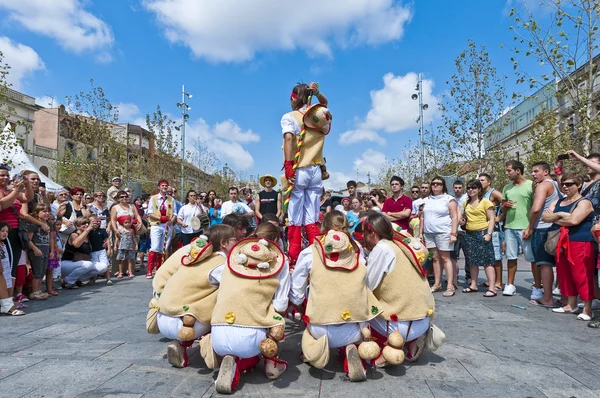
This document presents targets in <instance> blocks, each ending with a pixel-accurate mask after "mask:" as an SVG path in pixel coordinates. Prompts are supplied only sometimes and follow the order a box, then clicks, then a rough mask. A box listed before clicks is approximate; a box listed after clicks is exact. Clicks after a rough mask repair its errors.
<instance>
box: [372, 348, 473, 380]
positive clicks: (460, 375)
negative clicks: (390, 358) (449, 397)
mask: <svg viewBox="0 0 600 398" xmlns="http://www.w3.org/2000/svg"><path fill="white" fill-rule="evenodd" d="M376 372H381V373H385V375H386V376H401V377H402V380H441V381H444V380H447V381H456V382H468V383H472V382H474V381H475V379H474V378H473V376H471V374H469V372H468V371H467V370H466V369H465V367H464V366H463V365H462V364H461V363H460V362H459V361H458V360H457V359H455V358H451V357H450V358H448V357H446V359H444V358H442V357H441V356H439V355H437V353H428V354H427V356H426V357H425V356H424V357H423V358H422V359H421V360H419V361H417V362H408V361H404V363H403V364H401V365H399V366H390V367H386V368H383V369H379V370H376Z"/></svg>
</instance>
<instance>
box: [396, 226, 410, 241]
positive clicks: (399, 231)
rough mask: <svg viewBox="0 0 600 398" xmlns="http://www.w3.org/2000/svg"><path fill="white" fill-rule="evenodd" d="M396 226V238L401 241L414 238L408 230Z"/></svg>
mask: <svg viewBox="0 0 600 398" xmlns="http://www.w3.org/2000/svg"><path fill="white" fill-rule="evenodd" d="M392 225H393V226H394V237H396V238H399V239H404V238H412V237H413V236H412V235H411V234H410V232H408V230H407V229H404V228H402V227H401V226H400V225H397V224H392Z"/></svg>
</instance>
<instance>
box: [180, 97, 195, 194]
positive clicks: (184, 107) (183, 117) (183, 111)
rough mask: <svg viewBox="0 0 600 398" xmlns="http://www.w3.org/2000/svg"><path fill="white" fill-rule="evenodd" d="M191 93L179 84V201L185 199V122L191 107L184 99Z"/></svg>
mask: <svg viewBox="0 0 600 398" xmlns="http://www.w3.org/2000/svg"><path fill="white" fill-rule="evenodd" d="M191 98H192V94H190V93H186V92H185V86H183V85H182V86H181V102H178V103H177V107H178V108H179V109H181V126H180V128H178V130H180V131H181V188H180V189H181V201H182V202H183V201H185V191H184V185H183V184H184V170H185V122H186V121H187V120H188V119H189V118H190V115H188V113H187V112H188V111H189V110H190V109H192V108H191V107H190V106H189V105H188V104H187V103H186V102H185V101H186V99H191Z"/></svg>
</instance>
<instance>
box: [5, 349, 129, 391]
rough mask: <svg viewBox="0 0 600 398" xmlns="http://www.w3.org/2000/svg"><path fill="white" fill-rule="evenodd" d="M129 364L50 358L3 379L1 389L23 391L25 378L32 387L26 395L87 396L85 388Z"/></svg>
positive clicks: (93, 386) (117, 372) (114, 374)
mask: <svg viewBox="0 0 600 398" xmlns="http://www.w3.org/2000/svg"><path fill="white" fill-rule="evenodd" d="M129 366H130V365H128V364H123V363H117V362H112V361H111V362H109V361H105V362H102V363H97V362H92V361H81V360H67V359H53V360H50V359H47V360H45V361H42V362H40V363H37V364H35V365H33V366H31V367H29V368H27V369H25V370H23V371H21V372H19V373H17V374H13V375H12V376H9V377H7V378H5V379H3V380H2V388H1V389H0V391H21V390H22V386H23V381H24V380H28V387H30V388H33V389H34V390H33V391H30V392H28V393H27V394H26V395H25V396H27V397H41V396H46V397H58V396H60V397H63V398H68V397H77V396H82V397H85V396H87V395H86V392H87V391H90V390H93V389H95V388H96V387H98V386H100V385H102V384H103V383H105V382H106V381H107V380H110V379H111V378H113V377H114V376H116V375H118V374H119V373H121V372H122V371H123V370H125V369H127V367H129Z"/></svg>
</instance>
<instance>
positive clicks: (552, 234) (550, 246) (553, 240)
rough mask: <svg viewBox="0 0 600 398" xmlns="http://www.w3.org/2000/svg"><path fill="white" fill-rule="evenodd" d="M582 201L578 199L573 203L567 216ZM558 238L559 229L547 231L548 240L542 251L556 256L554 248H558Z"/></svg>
mask: <svg viewBox="0 0 600 398" xmlns="http://www.w3.org/2000/svg"><path fill="white" fill-rule="evenodd" d="M581 199H583V198H579V199H577V200H576V201H575V203H573V206H571V210H570V211H569V214H571V213H573V210H575V208H576V207H577V204H578V203H579V201H580V200H581ZM559 237H560V228H559V229H556V230H554V231H548V238H547V239H546V243H544V250H546V251H547V252H548V254H551V255H553V256H555V255H556V246H558V238H559Z"/></svg>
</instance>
